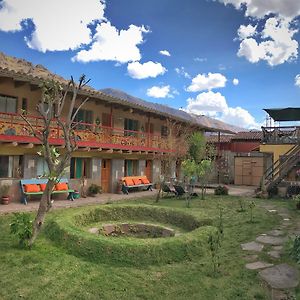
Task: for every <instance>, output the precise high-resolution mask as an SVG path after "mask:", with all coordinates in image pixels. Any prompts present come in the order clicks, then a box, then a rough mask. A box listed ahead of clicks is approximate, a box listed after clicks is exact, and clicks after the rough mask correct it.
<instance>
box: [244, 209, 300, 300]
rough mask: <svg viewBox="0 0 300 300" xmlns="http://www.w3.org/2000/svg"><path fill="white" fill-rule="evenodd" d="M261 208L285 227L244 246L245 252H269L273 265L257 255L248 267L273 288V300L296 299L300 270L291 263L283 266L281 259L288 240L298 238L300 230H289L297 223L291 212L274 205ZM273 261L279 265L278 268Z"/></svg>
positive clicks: (248, 258)
mask: <svg viewBox="0 0 300 300" xmlns="http://www.w3.org/2000/svg"><path fill="white" fill-rule="evenodd" d="M261 207H263V208H265V209H266V210H267V211H268V212H269V213H270V214H273V213H276V214H278V215H279V216H280V217H281V218H282V220H281V224H280V226H278V227H277V228H275V229H273V230H271V231H269V232H267V233H263V234H261V235H259V236H258V237H257V238H256V239H255V241H252V242H249V243H245V244H241V247H242V249H243V250H244V251H250V252H256V253H257V252H261V253H266V254H267V257H269V259H270V260H271V262H264V261H261V260H259V256H258V255H256V254H253V255H248V256H247V257H246V260H247V261H248V263H247V264H246V265H245V267H246V268H247V269H248V270H257V271H258V274H259V277H260V278H261V279H262V280H263V281H264V282H265V283H266V284H267V285H268V287H269V288H270V289H271V297H272V300H288V299H293V298H291V297H293V295H294V288H296V287H297V286H298V284H299V272H298V269H296V268H294V267H292V266H290V265H288V264H285V263H281V264H280V257H281V254H282V250H283V244H284V243H285V242H286V241H287V239H288V236H292V235H295V234H297V233H299V232H300V231H299V229H296V230H295V229H293V230H290V229H289V227H291V225H293V222H292V218H291V216H290V214H289V212H288V210H287V209H285V208H279V209H277V208H276V207H275V206H274V205H272V204H268V205H261ZM297 225H299V224H297ZM297 228H299V226H298V227H297ZM273 262H276V263H279V264H275V265H274V264H273Z"/></svg>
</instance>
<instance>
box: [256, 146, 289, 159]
mask: <svg viewBox="0 0 300 300" xmlns="http://www.w3.org/2000/svg"><path fill="white" fill-rule="evenodd" d="M292 147H294V145H293V144H288V145H260V146H259V151H260V152H266V153H272V154H273V162H275V161H277V160H278V159H279V157H280V155H283V154H285V153H286V152H287V151H289V150H290V149H291V148H292Z"/></svg>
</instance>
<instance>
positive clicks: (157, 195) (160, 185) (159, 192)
mask: <svg viewBox="0 0 300 300" xmlns="http://www.w3.org/2000/svg"><path fill="white" fill-rule="evenodd" d="M161 190H162V183H160V184H159V189H158V192H157V194H156V198H155V202H156V203H157V202H158V201H159V199H160V194H161Z"/></svg>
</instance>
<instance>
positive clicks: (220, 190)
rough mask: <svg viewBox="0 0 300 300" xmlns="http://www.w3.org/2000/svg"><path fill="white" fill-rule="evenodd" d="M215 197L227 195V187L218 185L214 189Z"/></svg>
mask: <svg viewBox="0 0 300 300" xmlns="http://www.w3.org/2000/svg"><path fill="white" fill-rule="evenodd" d="M215 195H228V187H227V186H226V185H218V186H217V187H216V188H215Z"/></svg>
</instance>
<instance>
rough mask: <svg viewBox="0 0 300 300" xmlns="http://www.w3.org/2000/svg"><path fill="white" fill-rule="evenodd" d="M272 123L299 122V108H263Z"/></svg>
mask: <svg viewBox="0 0 300 300" xmlns="http://www.w3.org/2000/svg"><path fill="white" fill-rule="evenodd" d="M264 111H266V112H267V113H268V114H269V115H270V117H271V118H272V119H273V120H274V121H300V107H287V108H265V109H264Z"/></svg>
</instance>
